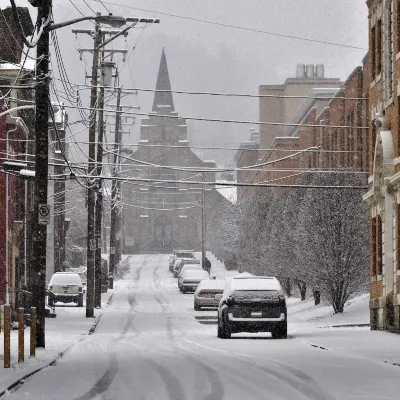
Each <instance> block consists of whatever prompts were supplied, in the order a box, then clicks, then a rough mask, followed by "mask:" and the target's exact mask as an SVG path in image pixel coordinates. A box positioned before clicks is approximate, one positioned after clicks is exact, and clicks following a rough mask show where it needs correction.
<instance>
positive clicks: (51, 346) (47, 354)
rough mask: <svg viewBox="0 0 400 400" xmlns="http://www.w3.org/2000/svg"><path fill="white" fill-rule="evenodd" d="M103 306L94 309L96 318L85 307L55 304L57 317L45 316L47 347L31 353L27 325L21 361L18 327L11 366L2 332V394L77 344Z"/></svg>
mask: <svg viewBox="0 0 400 400" xmlns="http://www.w3.org/2000/svg"><path fill="white" fill-rule="evenodd" d="M112 295H113V291H112V290H108V292H107V293H103V294H102V299H101V300H102V309H103V308H105V307H107V306H108V303H109V301H110V299H111V297H112ZM102 309H95V318H94V319H89V318H86V317H85V314H86V308H85V307H73V306H71V307H56V314H57V317H56V318H49V319H46V348H45V349H36V357H35V358H30V356H29V350H30V347H29V343H30V341H29V340H30V339H29V338H30V329H29V328H26V329H25V362H24V363H20V364H19V363H18V331H16V330H15V331H12V332H11V368H8V369H5V368H4V367H3V365H4V364H3V359H4V357H3V354H4V351H3V350H4V348H3V344H4V336H3V333H1V334H0V340H1V343H0V346H1V347H0V362H1V364H2V365H1V366H0V396H2V395H3V394H4V393H5V392H6V391H7V390H8V389H9V388H11V387H13V386H14V385H16V384H18V383H19V382H20V381H21V380H23V379H25V378H26V377H28V376H30V375H32V374H34V373H35V372H37V371H38V370H41V369H43V368H45V367H47V366H49V365H52V364H54V363H55V362H56V361H57V359H58V358H59V357H62V355H63V354H64V353H65V352H66V351H68V350H69V349H70V348H71V347H72V346H74V344H76V343H78V342H80V341H82V340H84V339H85V337H87V335H88V334H89V332H90V331H91V330H93V328H94V326H95V325H96V324H97V322H98V320H99V318H100V317H101V315H102Z"/></svg>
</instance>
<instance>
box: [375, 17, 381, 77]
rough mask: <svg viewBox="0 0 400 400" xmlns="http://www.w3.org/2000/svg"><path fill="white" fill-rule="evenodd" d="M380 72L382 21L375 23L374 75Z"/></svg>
mask: <svg viewBox="0 0 400 400" xmlns="http://www.w3.org/2000/svg"><path fill="white" fill-rule="evenodd" d="M381 72H382V20H381V19H378V22H377V23H376V74H377V75H379V74H380V73H381Z"/></svg>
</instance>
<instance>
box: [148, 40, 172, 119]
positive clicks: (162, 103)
mask: <svg viewBox="0 0 400 400" xmlns="http://www.w3.org/2000/svg"><path fill="white" fill-rule="evenodd" d="M156 90H168V91H169V92H156V93H155V95H154V101H153V111H154V112H158V111H161V110H165V111H166V110H168V111H175V107H174V100H173V98H172V93H171V92H170V90H171V82H170V80H169V73H168V66H167V57H166V56H165V51H164V48H163V50H162V53H161V60H160V68H159V70H158V77H157V84H156Z"/></svg>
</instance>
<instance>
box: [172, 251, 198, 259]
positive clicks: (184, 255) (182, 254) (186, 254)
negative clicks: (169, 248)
mask: <svg viewBox="0 0 400 400" xmlns="http://www.w3.org/2000/svg"><path fill="white" fill-rule="evenodd" d="M176 257H177V258H194V254H193V253H192V252H179V253H176Z"/></svg>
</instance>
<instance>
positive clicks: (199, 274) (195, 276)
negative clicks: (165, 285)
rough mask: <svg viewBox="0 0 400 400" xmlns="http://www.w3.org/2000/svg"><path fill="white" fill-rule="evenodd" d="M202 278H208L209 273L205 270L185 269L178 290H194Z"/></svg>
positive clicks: (184, 291) (183, 291)
mask: <svg viewBox="0 0 400 400" xmlns="http://www.w3.org/2000/svg"><path fill="white" fill-rule="evenodd" d="M204 279H210V275H209V274H208V272H206V271H203V270H201V271H193V270H189V271H186V272H185V273H184V274H183V275H182V285H181V287H180V291H181V292H182V293H186V292H195V291H196V289H197V286H199V283H200V282H201V281H202V280H204Z"/></svg>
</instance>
